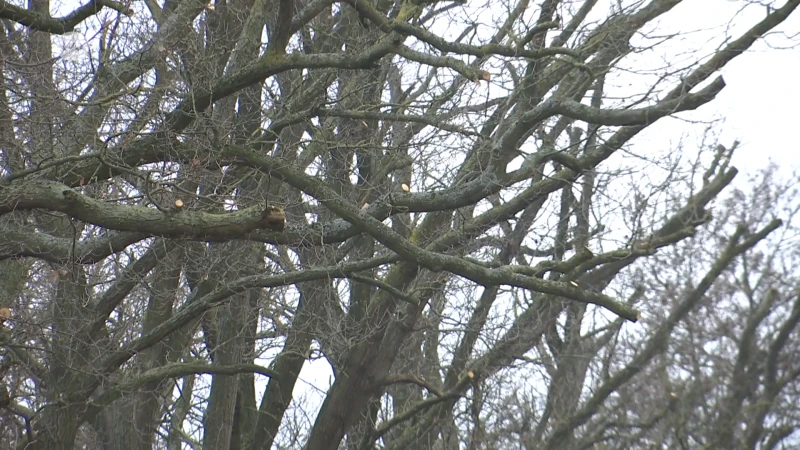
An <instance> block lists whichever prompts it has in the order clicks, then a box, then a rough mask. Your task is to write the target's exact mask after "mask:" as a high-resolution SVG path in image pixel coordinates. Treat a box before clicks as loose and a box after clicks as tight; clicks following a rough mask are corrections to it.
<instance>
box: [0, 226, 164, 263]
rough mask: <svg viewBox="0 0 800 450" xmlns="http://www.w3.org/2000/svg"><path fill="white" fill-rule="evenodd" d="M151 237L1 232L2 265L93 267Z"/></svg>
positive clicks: (135, 234) (122, 234) (133, 234)
mask: <svg viewBox="0 0 800 450" xmlns="http://www.w3.org/2000/svg"><path fill="white" fill-rule="evenodd" d="M148 237H150V235H149V234H147V233H140V232H110V233H106V234H105V235H103V236H96V237H92V238H89V239H86V240H75V239H72V238H61V237H55V236H51V235H49V234H47V233H43V232H39V231H36V230H33V229H16V230H11V229H5V228H0V261H2V260H4V259H8V258H20V257H33V258H40V259H43V260H45V261H50V262H54V263H60V264H65V263H75V264H94V263H96V262H99V261H102V260H103V259H105V258H107V257H108V256H110V255H112V254H114V253H117V252H120V251H122V250H124V249H125V248H127V247H128V246H129V245H131V244H135V243H137V242H139V241H141V240H143V239H146V238H148Z"/></svg>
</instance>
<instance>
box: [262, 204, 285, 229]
mask: <svg viewBox="0 0 800 450" xmlns="http://www.w3.org/2000/svg"><path fill="white" fill-rule="evenodd" d="M261 224H262V225H263V227H264V228H268V229H270V230H276V231H283V229H284V228H285V227H286V213H284V211H283V208H282V207H280V206H275V205H266V207H264V215H263V216H262V217H261Z"/></svg>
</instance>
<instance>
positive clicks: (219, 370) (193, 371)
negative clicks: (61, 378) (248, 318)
mask: <svg viewBox="0 0 800 450" xmlns="http://www.w3.org/2000/svg"><path fill="white" fill-rule="evenodd" d="M240 373H257V374H259V375H264V376H266V377H274V376H276V373H275V371H274V370H271V369H268V368H266V367H264V366H260V365H258V364H231V365H228V366H223V365H210V364H206V363H202V362H191V363H170V364H166V365H164V366H161V367H156V368H155V369H150V370H148V371H147V372H145V373H143V374H141V375H138V376H136V377H134V378H132V379H130V380H126V381H124V382H122V383H120V384H117V385H115V386H112V387H109V388H108V389H106V390H105V391H104V392H103V393H102V394H100V395H99V396H98V397H97V398H96V399H94V400H92V402H91V406H90V408H89V410H88V411H86V415H85V416H84V417H83V418H82V419H83V420H84V421H85V420H89V419H91V417H92V416H93V415H94V414H96V413H98V412H100V410H102V409H103V408H104V407H106V406H108V405H110V404H111V403H113V402H114V401H115V400H117V399H118V398H120V397H121V396H122V394H124V393H126V392H134V391H136V389H138V388H139V387H141V386H145V385H149V384H154V383H160V382H163V381H165V380H168V379H170V378H180V377H185V376H188V375H200V374H207V375H238V374H240Z"/></svg>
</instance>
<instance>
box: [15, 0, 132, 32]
mask: <svg viewBox="0 0 800 450" xmlns="http://www.w3.org/2000/svg"><path fill="white" fill-rule="evenodd" d="M103 7H107V8H111V9H113V10H115V11H119V12H120V13H122V14H125V15H126V16H132V15H133V10H132V9H130V8H128V7H126V6H125V5H123V4H122V3H120V2H115V1H113V0H89V3H87V4H85V5H83V6H81V7H79V8H78V9H76V10H75V11H72V12H71V13H69V14H67V15H66V16H64V17H51V16H49V15H46V14H41V13H38V12H34V11H31V10H28V9H24V8H20V7H19V6H15V5H12V4H10V3H8V2H6V1H5V0H0V19H8V20H11V21H13V22H17V23H19V24H20V25H25V26H26V27H28V28H30V29H33V30H37V31H44V32H46V33H52V34H65V33H69V32H71V31H73V30H74V29H75V27H76V26H78V24H79V23H81V22H83V21H84V20H86V19H88V18H89V17H92V16H94V15H95V14H97V13H99V12H100V11H101V10H102V9H103Z"/></svg>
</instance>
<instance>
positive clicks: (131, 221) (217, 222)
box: [0, 180, 284, 240]
mask: <svg viewBox="0 0 800 450" xmlns="http://www.w3.org/2000/svg"><path fill="white" fill-rule="evenodd" d="M30 209H46V210H49V211H58V212H62V213H64V214H67V215H68V216H70V217H72V218H75V219H79V220H81V221H83V222H86V223H90V224H92V225H97V226H100V227H103V228H107V229H110V230H117V231H130V232H138V233H147V234H149V235H151V236H164V237H187V236H189V237H195V238H200V239H203V240H230V239H242V238H244V237H246V236H247V234H248V233H250V232H251V231H254V230H258V229H270V230H277V231H282V230H283V229H284V213H283V209H282V208H279V207H275V206H269V205H267V206H265V207H251V208H247V209H243V210H240V211H234V212H230V213H224V214H211V213H207V212H203V211H184V210H181V209H176V210H172V211H168V212H163V211H159V210H157V209H155V208H148V207H144V206H132V205H130V206H129V205H120V204H115V203H109V202H105V201H101V200H98V199H95V198H92V197H89V196H87V195H84V194H82V193H80V192H79V191H77V190H74V189H71V188H70V187H68V186H66V185H64V184H61V183H58V182H55V181H40V180H35V181H27V182H23V183H15V184H13V185H11V186H3V187H0V215H3V214H8V213H10V212H12V211H16V210H30Z"/></svg>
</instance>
